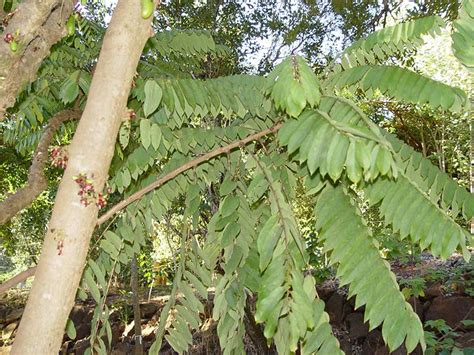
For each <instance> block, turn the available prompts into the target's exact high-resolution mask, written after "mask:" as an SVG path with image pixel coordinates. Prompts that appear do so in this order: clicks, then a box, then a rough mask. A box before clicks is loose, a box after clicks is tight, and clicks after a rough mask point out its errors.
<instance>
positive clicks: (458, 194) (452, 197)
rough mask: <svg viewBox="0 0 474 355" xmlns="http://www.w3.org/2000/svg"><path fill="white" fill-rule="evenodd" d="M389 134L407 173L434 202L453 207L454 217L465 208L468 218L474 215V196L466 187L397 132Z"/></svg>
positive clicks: (463, 213)
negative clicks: (405, 141) (404, 141)
mask: <svg viewBox="0 0 474 355" xmlns="http://www.w3.org/2000/svg"><path fill="white" fill-rule="evenodd" d="M386 138H387V139H388V140H389V141H390V143H391V144H392V147H393V149H394V151H395V152H396V155H397V157H398V162H399V167H400V168H401V169H402V171H403V172H404V174H405V175H407V176H408V177H409V178H410V180H412V181H414V182H416V184H417V186H418V187H419V188H420V189H422V190H423V191H424V192H425V193H426V194H428V195H429V196H430V199H431V200H432V201H433V202H437V201H438V200H440V202H441V207H443V208H450V209H451V213H452V214H453V216H454V217H456V216H457V215H458V214H459V213H461V212H462V215H463V216H464V218H465V219H466V220H469V219H471V218H472V217H473V216H474V196H473V195H472V194H471V193H469V191H467V190H466V188H464V187H462V186H459V185H458V184H457V183H456V182H455V181H454V180H452V179H451V178H450V177H449V176H448V174H446V173H445V172H443V171H441V170H439V169H438V168H437V167H436V166H435V165H433V164H432V163H431V162H430V161H429V160H428V159H427V158H424V157H423V155H422V154H421V153H418V152H416V151H415V150H414V149H413V148H412V147H410V146H409V145H408V144H405V143H403V142H402V141H401V140H399V139H397V138H396V137H395V136H394V135H392V134H389V133H388V132H387V133H386Z"/></svg>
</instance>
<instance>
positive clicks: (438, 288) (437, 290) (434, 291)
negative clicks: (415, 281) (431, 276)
mask: <svg viewBox="0 0 474 355" xmlns="http://www.w3.org/2000/svg"><path fill="white" fill-rule="evenodd" d="M440 296H443V286H442V285H441V283H435V284H433V285H431V286H430V287H428V288H427V289H426V290H425V295H424V296H423V297H424V298H425V299H427V300H431V299H433V298H436V297H440Z"/></svg>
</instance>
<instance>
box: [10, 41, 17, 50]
mask: <svg viewBox="0 0 474 355" xmlns="http://www.w3.org/2000/svg"><path fill="white" fill-rule="evenodd" d="M17 49H18V43H16V41H15V40H13V41H11V42H10V50H11V51H12V52H16V51H17Z"/></svg>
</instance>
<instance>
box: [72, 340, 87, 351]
mask: <svg viewBox="0 0 474 355" xmlns="http://www.w3.org/2000/svg"><path fill="white" fill-rule="evenodd" d="M89 346H90V341H89V339H81V340H78V341H76V343H75V344H74V347H73V348H72V352H73V354H75V355H83V354H84V352H85V351H86V349H87V348H88V347H89Z"/></svg>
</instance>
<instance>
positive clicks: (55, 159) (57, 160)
mask: <svg viewBox="0 0 474 355" xmlns="http://www.w3.org/2000/svg"><path fill="white" fill-rule="evenodd" d="M68 159H69V157H68V154H67V149H66V147H54V148H53V150H52V151H51V165H53V166H55V167H56V168H61V169H66V166H67V161H68Z"/></svg>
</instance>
